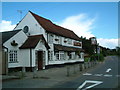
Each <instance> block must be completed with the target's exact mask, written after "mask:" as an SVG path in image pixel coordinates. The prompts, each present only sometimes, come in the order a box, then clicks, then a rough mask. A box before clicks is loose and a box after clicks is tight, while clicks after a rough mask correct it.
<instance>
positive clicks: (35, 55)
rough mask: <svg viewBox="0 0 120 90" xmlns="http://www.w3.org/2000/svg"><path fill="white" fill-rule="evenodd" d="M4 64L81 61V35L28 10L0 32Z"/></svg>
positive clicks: (41, 65)
mask: <svg viewBox="0 0 120 90" xmlns="http://www.w3.org/2000/svg"><path fill="white" fill-rule="evenodd" d="M2 46H3V49H4V51H3V52H7V54H6V55H7V61H8V68H9V69H11V68H22V67H25V68H34V67H37V69H38V70H40V69H45V68H46V67H47V66H51V65H61V64H66V63H76V62H79V63H80V62H84V53H83V50H82V41H81V39H80V38H79V37H78V36H77V35H76V34H75V33H74V32H73V31H71V30H68V29H66V28H63V27H61V26H58V25H56V24H54V23H52V22H51V21H50V20H48V19H45V18H43V17H41V16H38V15H37V14H34V13H33V12H31V11H29V12H28V13H27V15H26V16H24V18H23V19H22V20H21V21H20V22H19V23H18V24H17V26H16V27H15V28H14V30H13V31H8V32H2Z"/></svg>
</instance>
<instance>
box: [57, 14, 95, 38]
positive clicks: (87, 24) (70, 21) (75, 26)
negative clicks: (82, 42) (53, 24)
mask: <svg viewBox="0 0 120 90" xmlns="http://www.w3.org/2000/svg"><path fill="white" fill-rule="evenodd" d="M95 20H96V17H94V18H89V17H88V15H87V14H84V13H82V14H79V15H75V16H69V17H67V18H66V19H64V20H62V22H58V24H59V25H60V26H62V27H65V28H67V29H70V30H72V31H74V32H75V33H76V34H77V35H78V36H79V37H81V36H83V37H86V38H90V37H93V36H94V35H93V34H92V32H91V30H92V29H93V28H94V22H95Z"/></svg>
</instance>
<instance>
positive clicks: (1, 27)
mask: <svg viewBox="0 0 120 90" xmlns="http://www.w3.org/2000/svg"><path fill="white" fill-rule="evenodd" d="M15 26H16V25H14V24H12V22H11V21H6V20H2V21H1V22H0V32H3V31H10V30H13V29H14V28H15Z"/></svg>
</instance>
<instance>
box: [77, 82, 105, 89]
mask: <svg viewBox="0 0 120 90" xmlns="http://www.w3.org/2000/svg"><path fill="white" fill-rule="evenodd" d="M87 83H94V84H93V85H90V86H88V87H85V88H84V89H82V88H83V87H84V86H85V84H87ZM101 83H103V82H102V81H91V80H86V81H85V82H84V83H83V84H82V85H80V86H79V87H78V88H77V90H80V89H82V90H87V89H90V88H92V87H94V86H97V85H99V84H101Z"/></svg>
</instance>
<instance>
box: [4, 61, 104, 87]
mask: <svg viewBox="0 0 120 90" xmlns="http://www.w3.org/2000/svg"><path fill="white" fill-rule="evenodd" d="M100 64H102V63H99V64H97V65H95V66H92V67H91V68H87V69H84V70H83V71H80V66H79V64H75V65H69V66H68V65H67V66H63V67H55V68H49V69H45V70H40V71H37V72H36V73H33V72H26V73H25V74H24V75H23V74H22V73H21V72H14V73H11V74H9V75H3V76H2V80H3V84H2V87H3V88H50V87H53V86H54V85H57V84H58V83H64V82H66V81H71V80H72V79H74V78H76V77H79V76H80V75H82V73H84V72H86V71H88V70H90V69H93V68H94V67H97V66H99V65H100ZM68 67H69V75H68ZM22 75H23V76H22ZM34 77H35V78H34Z"/></svg>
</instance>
